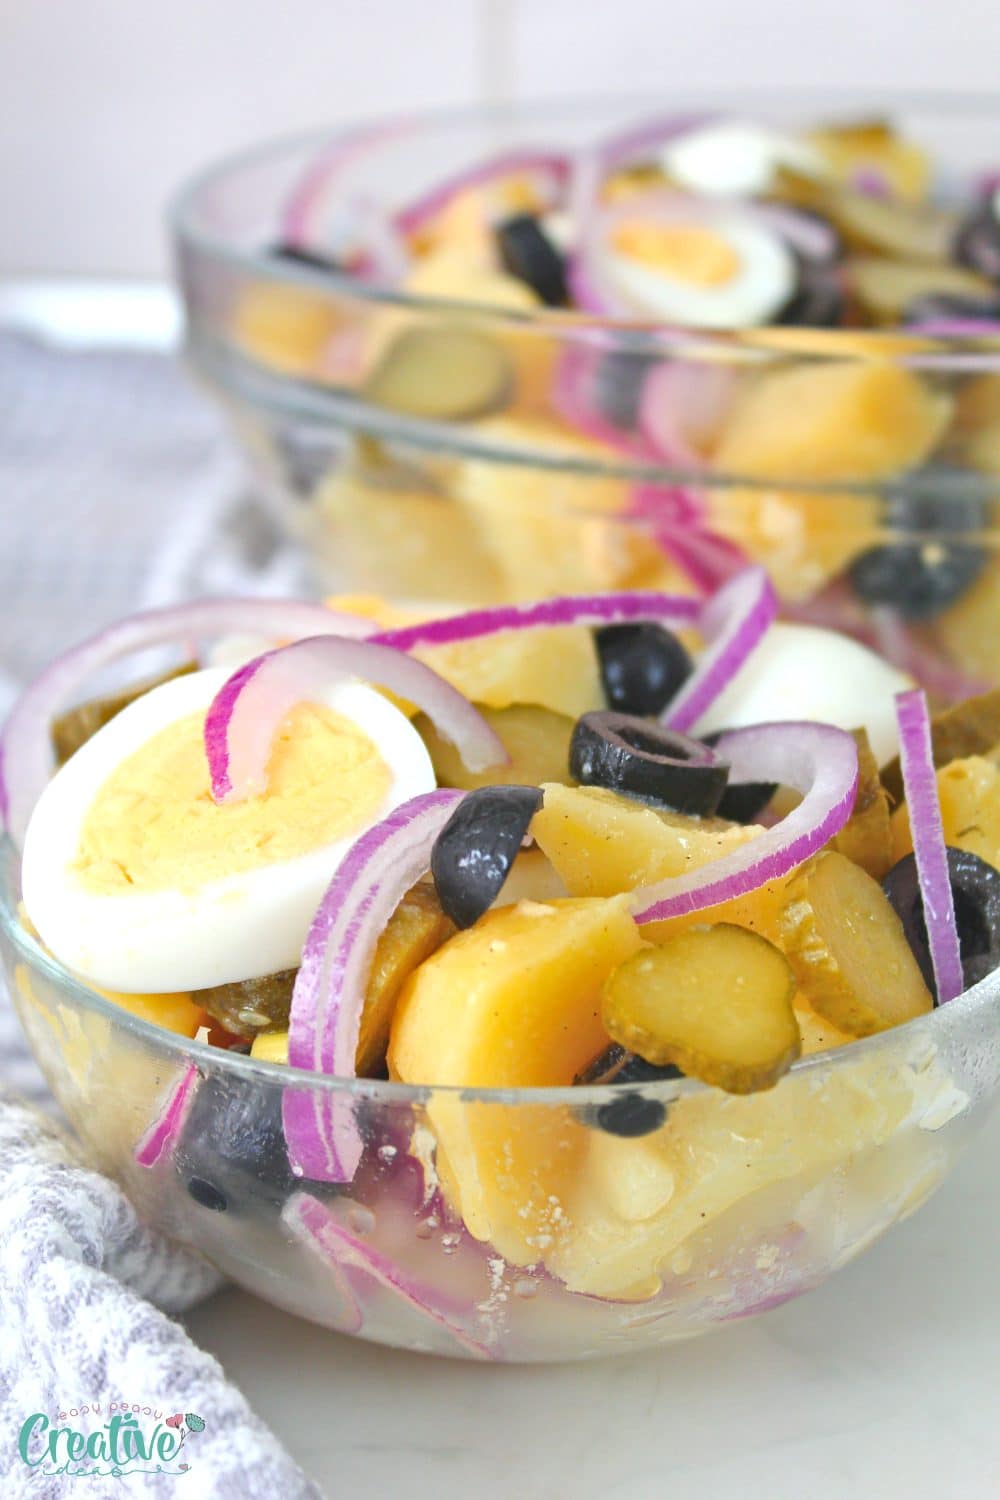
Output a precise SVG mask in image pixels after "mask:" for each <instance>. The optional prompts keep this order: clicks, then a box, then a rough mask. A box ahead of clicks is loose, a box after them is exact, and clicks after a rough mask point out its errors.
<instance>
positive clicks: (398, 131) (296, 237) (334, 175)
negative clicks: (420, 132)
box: [281, 120, 413, 249]
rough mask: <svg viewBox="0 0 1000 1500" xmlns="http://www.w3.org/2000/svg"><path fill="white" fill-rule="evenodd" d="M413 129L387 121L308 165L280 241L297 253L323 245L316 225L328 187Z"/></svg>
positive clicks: (338, 143) (288, 209)
mask: <svg viewBox="0 0 1000 1500" xmlns="http://www.w3.org/2000/svg"><path fill="white" fill-rule="evenodd" d="M412 129H413V123H412V121H410V120H390V121H388V122H387V123H385V124H382V125H376V126H374V127H366V128H365V129H363V130H357V131H354V132H352V133H351V134H350V135H349V136H347V137H346V138H342V139H340V140H338V141H335V142H334V143H333V145H332V146H331V147H330V148H329V150H327V151H323V152H320V154H319V155H318V156H317V157H316V159H315V161H313V162H311V163H310V165H309V167H308V168H307V169H306V171H305V173H304V174H303V176H302V179H301V181H300V182H299V184H298V186H297V187H296V188H295V189H294V191H293V192H292V195H291V197H290V198H289V199H288V202H287V203H286V204H285V209H284V213H283V215H282V220H281V238H282V239H283V240H284V241H285V243H286V244H289V245H295V246H296V247H297V248H299V249H308V248H309V246H310V245H312V246H316V245H319V244H322V236H321V235H320V234H319V225H318V223H317V218H318V211H319V208H320V207H321V205H322V203H323V202H324V200H325V199H326V196H327V193H328V192H329V190H330V187H331V185H333V184H334V183H336V181H337V179H338V178H339V177H340V176H341V175H342V174H343V173H344V172H346V171H348V170H349V169H350V168H351V167H352V166H353V165H354V163H355V162H356V161H358V160H359V159H360V158H361V157H363V156H366V155H367V154H368V153H369V152H370V151H374V150H376V149H377V148H378V147H379V146H384V145H389V144H391V142H392V141H395V140H398V139H399V137H400V136H404V135H407V134H409V133H410V132H411V131H412Z"/></svg>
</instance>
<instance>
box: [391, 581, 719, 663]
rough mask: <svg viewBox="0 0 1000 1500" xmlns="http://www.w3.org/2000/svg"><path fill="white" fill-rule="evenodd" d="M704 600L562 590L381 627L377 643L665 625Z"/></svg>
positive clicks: (684, 619)
mask: <svg viewBox="0 0 1000 1500" xmlns="http://www.w3.org/2000/svg"><path fill="white" fill-rule="evenodd" d="M700 613H701V605H700V604H699V602H698V600H697V599H689V598H687V597H686V596H685V595H683V594H660V593H655V592H653V591H649V592H646V591H636V592H630V593H618V594H564V595H563V596H562V597H561V598H559V599H543V600H541V601H540V602H539V603H537V604H501V605H497V606H496V607H494V608H491V609H473V610H469V611H468V612H467V613H466V614H461V615H450V616H448V617H447V618H446V619H443V620H426V621H423V622H422V623H419V624H416V625H404V626H402V627H401V628H400V629H398V630H383V631H381V632H380V633H379V634H378V635H376V636H373V637H372V641H373V642H374V643H378V644H380V645H383V646H392V647H394V648H395V649H396V650H397V651H412V650H414V648H415V647H417V646H453V645H455V644H456V642H458V641H473V640H479V639H481V638H483V637H485V636H490V635H497V634H499V632H500V631H503V630H534V629H536V628H538V627H539V626H561V625H617V624H622V623H624V622H625V621H628V620H660V621H662V622H663V623H664V624H673V625H691V624H693V623H695V621H697V619H698V618H699V615H700Z"/></svg>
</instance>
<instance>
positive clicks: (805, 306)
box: [774, 269, 847, 328]
mask: <svg viewBox="0 0 1000 1500" xmlns="http://www.w3.org/2000/svg"><path fill="white" fill-rule="evenodd" d="M846 308H847V299H846V298H845V296H844V291H843V288H842V287H841V285H840V282H839V281H838V280H837V278H836V276H834V275H832V274H831V273H830V272H822V271H816V270H808V269H804V270H803V272H802V274H801V276H800V278H799V284H798V287H797V288H796V290H795V292H794V293H793V295H792V297H791V298H790V300H789V301H788V302H787V303H786V304H785V306H784V307H783V308H782V310H781V312H780V313H779V314H778V316H777V317H776V318H775V320H774V321H775V322H776V323H778V324H781V325H783V326H785V327H801V328H839V327H840V325H841V323H843V321H844V314H845V311H846Z"/></svg>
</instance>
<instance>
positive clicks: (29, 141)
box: [0, 0, 1000, 273]
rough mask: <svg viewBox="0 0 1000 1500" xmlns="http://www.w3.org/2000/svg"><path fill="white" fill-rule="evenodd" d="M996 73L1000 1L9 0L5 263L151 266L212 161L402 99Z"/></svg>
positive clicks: (2, 85) (919, 83) (160, 261)
mask: <svg viewBox="0 0 1000 1500" xmlns="http://www.w3.org/2000/svg"><path fill="white" fill-rule="evenodd" d="M998 81H1000V5H998V4H997V3H996V0H877V3H876V0H714V3H713V0H687V3H684V4H678V3H676V0H674V3H671V0H169V3H168V0H0V192H2V197H0V226H2V227H0V273H5V272H6V273H10V272H23V271H46V272H47V271H53V272H65V271H82V272H94V271H97V272H101V271H108V272H140V273H142V272H155V271H157V270H159V269H161V268H162V266H163V265H164V263H165V259H164V238H163V230H162V209H163V203H164V201H165V199H166V197H167V196H168V194H169V193H170V192H171V191H172V189H173V188H175V187H176V185H177V184H178V182H179V181H181V180H182V179H183V178H184V177H185V176H186V174H187V173H188V172H190V171H191V170H192V169H193V168H195V167H197V166H198V165H199V164H200V163H202V162H203V161H205V160H208V159H210V158H211V157H213V156H216V155H219V154H220V153H222V152H226V151H229V150H231V149H233V148H235V147H238V146H240V145H243V144H246V143H247V142H249V141H252V140H255V139H261V138H264V137H266V136H268V135H273V134H280V133H283V132H285V131H294V130H299V129H303V128H308V127H310V126H313V125H326V124H330V123H334V122H337V121H340V120H346V119H350V118H352V117H357V116H369V117H373V116H378V115H379V114H381V113H383V112H385V111H389V110H398V109H400V108H402V107H407V106H414V107H418V106H421V105H431V104H444V103H471V102H474V101H476V100H480V99H497V98H505V97H511V96H516V95H519V94H520V95H525V96H529V97H537V96H542V95H552V94H557V93H567V92H569V93H573V92H579V91H582V90H587V89H595V88H596V89H601V90H603V91H605V92H609V91H624V90H628V89H630V88H642V89H657V90H659V89H662V90H663V91H664V94H665V96H666V95H668V94H669V91H670V90H672V89H693V88H699V87H707V86H711V85H712V84H723V85H729V86H737V85H738V86H745V85H753V86H759V87H761V88H763V89H765V90H766V89H768V88H776V87H789V86H795V87H800V88H802V87H804V88H807V89H808V88H811V87H817V88H819V87H822V88H827V89H829V88H837V89H849V88H851V87H860V86H867V87H876V88H878V87H883V86H886V87H888V86H892V87H894V88H901V87H902V88H907V87H938V88H943V89H949V90H968V91H978V90H984V89H990V88H995V87H997V85H998ZM996 147H997V150H996V154H997V156H998V157H1000V139H998V141H997V143H996ZM983 156H984V159H986V158H988V156H989V152H988V150H984V152H983Z"/></svg>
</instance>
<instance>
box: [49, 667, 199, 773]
mask: <svg viewBox="0 0 1000 1500" xmlns="http://www.w3.org/2000/svg"><path fill="white" fill-rule="evenodd" d="M197 670H198V663H197V662H194V661H188V662H185V663H184V664H183V666H180V667H175V668H174V669H173V671H171V672H161V673H159V674H158V675H157V676H156V677H146V678H144V679H143V680H142V681H141V682H137V683H134V684H133V685H132V687H130V688H125V689H123V691H122V692H120V693H110V694H108V696H107V697H104V698H90V699H88V701H87V702H86V703H78V704H77V706H76V707H75V708H70V709H67V710H66V712H65V713H64V714H60V715H59V716H58V718H55V719H53V720H52V727H51V730H50V734H51V736H52V749H53V751H54V753H55V757H56V764H57V765H60V766H61V765H63V763H64V762H65V761H67V760H69V758H70V756H71V755H75V754H76V752H77V750H79V748H80V746H81V745H85V744H86V743H87V741H88V740H89V739H90V738H91V737H92V736H93V735H95V734H96V733H97V731H98V730H99V729H103V728H104V726H105V724H109V723H110V722H111V720H112V719H113V718H114V717H115V715H116V714H119V713H121V711H122V709H123V708H128V706H129V704H130V703H134V702H135V700H136V699H137V698H141V697H142V696H143V694H144V693H148V692H150V691H152V689H153V688H156V687H160V686H161V684H162V683H164V682H173V680H174V678H175V677H186V676H187V675H188V673H189V672H197Z"/></svg>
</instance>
